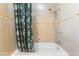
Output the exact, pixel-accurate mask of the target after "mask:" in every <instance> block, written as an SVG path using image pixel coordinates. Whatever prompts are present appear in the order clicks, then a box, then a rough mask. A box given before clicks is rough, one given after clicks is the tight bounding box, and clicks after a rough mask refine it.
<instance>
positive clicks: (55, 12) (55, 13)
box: [48, 8, 60, 16]
mask: <svg viewBox="0 0 79 59" xmlns="http://www.w3.org/2000/svg"><path fill="white" fill-rule="evenodd" d="M48 10H49V11H51V12H53V13H54V15H55V16H57V12H58V11H60V9H57V10H55V11H54V10H52V9H51V8H49V9H48Z"/></svg>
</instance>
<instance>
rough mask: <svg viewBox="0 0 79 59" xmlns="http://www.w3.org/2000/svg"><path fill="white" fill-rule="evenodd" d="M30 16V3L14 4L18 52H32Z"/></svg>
mask: <svg viewBox="0 0 79 59" xmlns="http://www.w3.org/2000/svg"><path fill="white" fill-rule="evenodd" d="M31 14H32V4H31V3H14V16H15V28H16V40H17V47H18V50H19V51H21V52H32V51H34V44H33V37H32V15H31Z"/></svg>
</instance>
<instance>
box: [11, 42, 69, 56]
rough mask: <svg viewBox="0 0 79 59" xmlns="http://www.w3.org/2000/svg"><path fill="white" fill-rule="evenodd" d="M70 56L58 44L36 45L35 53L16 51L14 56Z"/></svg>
mask: <svg viewBox="0 0 79 59" xmlns="http://www.w3.org/2000/svg"><path fill="white" fill-rule="evenodd" d="M30 55H31V56H35V55H36V56H69V54H68V53H67V52H66V51H65V50H64V49H63V48H61V47H60V46H59V45H57V44H56V43H35V52H32V53H31V52H19V51H18V50H16V51H15V52H14V53H13V54H12V56H30Z"/></svg>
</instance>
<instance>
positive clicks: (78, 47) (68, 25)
mask: <svg viewBox="0 0 79 59" xmlns="http://www.w3.org/2000/svg"><path fill="white" fill-rule="evenodd" d="M57 8H58V9H60V11H59V12H58V15H57V18H58V20H63V19H65V21H62V22H60V23H59V29H58V30H59V32H58V34H59V35H58V38H59V40H60V41H61V44H60V45H61V46H62V47H63V48H64V49H65V50H66V51H68V52H69V54H70V55H79V16H78V15H77V16H75V15H76V14H78V13H79V4H77V3H76V4H68V3H64V4H58V6H57ZM72 16H73V17H72ZM69 17H71V18H69ZM66 18H68V19H66ZM60 31H61V32H62V33H61V34H60Z"/></svg>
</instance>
